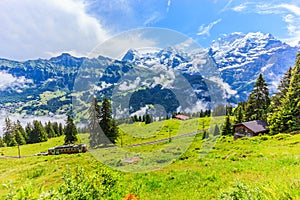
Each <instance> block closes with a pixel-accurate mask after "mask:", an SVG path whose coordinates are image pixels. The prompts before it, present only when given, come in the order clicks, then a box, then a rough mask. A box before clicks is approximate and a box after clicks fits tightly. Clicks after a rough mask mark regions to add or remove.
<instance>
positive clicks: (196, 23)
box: [0, 0, 300, 60]
mask: <svg viewBox="0 0 300 200" xmlns="http://www.w3.org/2000/svg"><path fill="white" fill-rule="evenodd" d="M0 19H1V23H0V29H1V30H2V31H1V32H0V47H1V48H0V57H2V58H8V59H16V60H26V59H36V58H49V57H51V56H54V55H58V54H60V53H61V52H70V53H71V54H73V55H77V56H84V55H87V54H88V53H89V52H90V51H91V50H92V49H93V48H94V47H95V46H97V45H98V44H100V43H101V42H103V41H105V40H107V39H109V38H111V37H112V36H114V35H116V34H119V33H122V32H123V31H128V30H131V29H135V28H143V27H161V28H168V29H172V30H175V31H178V32H180V33H183V34H185V35H187V36H188V37H191V38H192V39H194V40H195V41H197V42H198V43H199V44H200V45H201V46H203V47H207V46H209V45H210V44H211V42H212V40H215V39H217V38H219V37H221V36H222V35H223V34H230V33H232V32H244V33H248V32H256V31H261V32H263V33H271V34H272V35H274V36H275V37H276V38H278V39H281V40H283V41H284V42H287V43H289V44H291V45H296V44H297V43H298V41H300V1H299V0H289V1H283V0H265V1H263V0H260V1H258V0H22V1H19V0H1V1H0Z"/></svg>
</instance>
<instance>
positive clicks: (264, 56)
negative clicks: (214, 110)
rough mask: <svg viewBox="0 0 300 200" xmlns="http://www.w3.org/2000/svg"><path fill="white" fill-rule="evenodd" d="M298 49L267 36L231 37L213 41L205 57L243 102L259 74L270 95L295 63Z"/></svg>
mask: <svg viewBox="0 0 300 200" xmlns="http://www.w3.org/2000/svg"><path fill="white" fill-rule="evenodd" d="M298 51H299V47H291V46H289V45H288V44H285V43H283V42H281V41H280V40H278V39H276V38H275V37H273V36H272V35H271V34H263V33H261V32H257V33H248V34H243V33H232V34H230V35H226V36H224V37H223V38H220V39H218V40H216V41H213V43H212V45H211V47H210V48H209V54H210V55H211V56H212V57H213V58H214V60H215V62H216V64H217V66H218V68H219V70H220V72H221V76H222V78H223V79H224V81H225V82H226V83H228V84H229V85H230V86H231V87H232V89H233V90H237V91H238V93H239V95H240V97H239V98H238V99H240V100H244V99H245V98H246V96H247V94H248V92H249V91H251V88H252V84H253V82H254V81H255V79H256V78H257V77H258V75H259V74H260V73H262V74H263V75H264V77H265V79H266V80H267V82H268V84H269V89H270V91H271V93H273V92H275V91H276V87H277V85H278V83H279V81H280V79H281V77H282V75H283V74H284V73H285V72H286V71H287V69H288V67H290V66H293V65H294V63H295V58H296V54H297V52H298Z"/></svg>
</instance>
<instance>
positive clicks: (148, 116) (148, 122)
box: [145, 114, 153, 124]
mask: <svg viewBox="0 0 300 200" xmlns="http://www.w3.org/2000/svg"><path fill="white" fill-rule="evenodd" d="M152 121H153V120H152V116H151V115H150V114H146V117H145V124H150V123H152Z"/></svg>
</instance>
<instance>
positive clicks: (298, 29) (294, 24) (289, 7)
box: [232, 1, 300, 46]
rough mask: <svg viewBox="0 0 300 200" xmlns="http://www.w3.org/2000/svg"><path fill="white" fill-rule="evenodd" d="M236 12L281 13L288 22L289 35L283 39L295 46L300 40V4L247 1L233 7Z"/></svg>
mask: <svg viewBox="0 0 300 200" xmlns="http://www.w3.org/2000/svg"><path fill="white" fill-rule="evenodd" d="M232 10H233V11H235V12H248V13H258V14H261V15H274V14H277V15H281V16H282V20H283V21H284V22H285V23H286V24H287V25H286V29H287V31H288V37H286V38H280V39H281V40H282V41H284V42H286V43H288V44H290V45H292V46H295V45H297V44H298V42H299V41H300V6H298V5H296V4H293V3H291V4H286V3H274V2H273V3H272V2H271V1H270V2H268V3H260V2H256V3H255V2H254V1H253V2H247V3H243V4H240V5H238V6H235V7H233V8H232Z"/></svg>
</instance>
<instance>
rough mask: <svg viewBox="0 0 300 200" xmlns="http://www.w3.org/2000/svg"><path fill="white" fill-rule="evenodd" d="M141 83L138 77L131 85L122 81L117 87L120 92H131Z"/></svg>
mask: <svg viewBox="0 0 300 200" xmlns="http://www.w3.org/2000/svg"><path fill="white" fill-rule="evenodd" d="M140 82H141V78H140V77H137V78H136V79H135V80H134V82H133V83H131V84H130V83H129V82H127V81H124V82H123V83H122V84H120V86H119V90H121V91H128V90H133V89H136V88H137V87H138V86H139V84H140Z"/></svg>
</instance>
